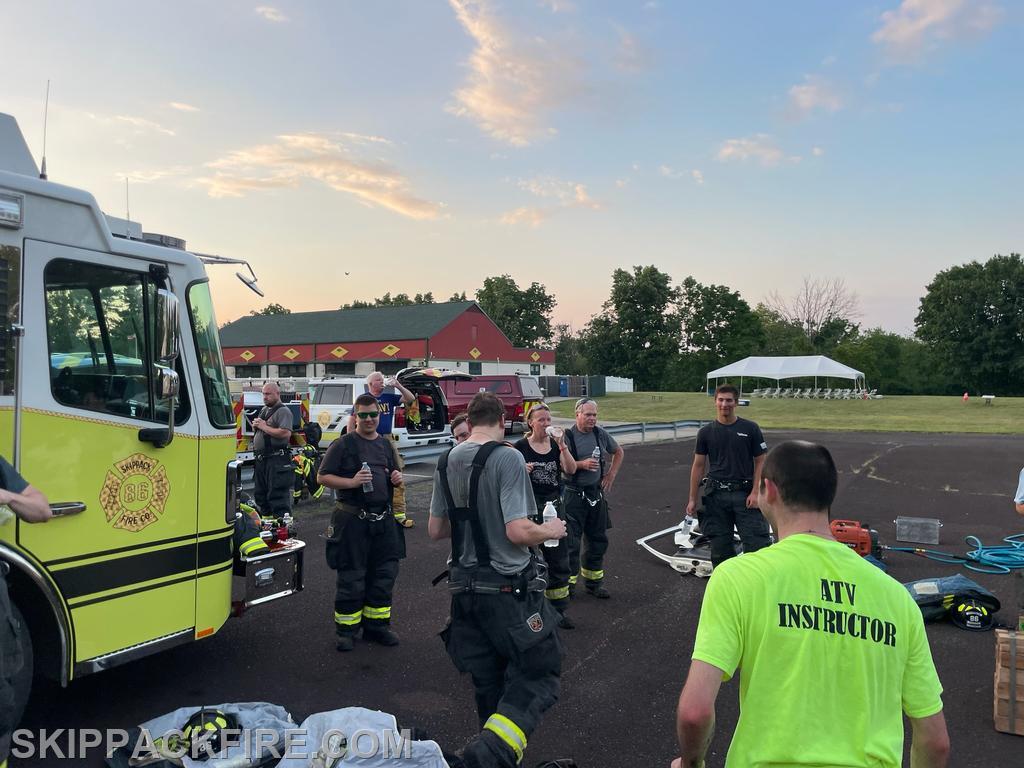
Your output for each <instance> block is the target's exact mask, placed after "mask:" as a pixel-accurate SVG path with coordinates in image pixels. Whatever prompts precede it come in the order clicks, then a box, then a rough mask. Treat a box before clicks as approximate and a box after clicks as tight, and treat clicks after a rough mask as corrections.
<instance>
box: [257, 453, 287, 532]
mask: <svg viewBox="0 0 1024 768" xmlns="http://www.w3.org/2000/svg"><path fill="white" fill-rule="evenodd" d="M253 475H254V479H255V481H256V494H255V495H256V506H257V507H258V508H259V511H260V515H262V516H263V517H283V516H284V514H285V513H286V512H291V511H292V485H293V483H294V482H295V479H294V478H295V472H294V471H293V470H292V460H291V457H290V456H288V455H287V453H283V454H282V453H275V454H268V455H266V456H264V457H263V458H257V459H256V465H255V467H254V468H253Z"/></svg>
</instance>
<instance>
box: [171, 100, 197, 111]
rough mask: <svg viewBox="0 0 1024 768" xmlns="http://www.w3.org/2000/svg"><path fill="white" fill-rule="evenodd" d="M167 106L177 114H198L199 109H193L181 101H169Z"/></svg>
mask: <svg viewBox="0 0 1024 768" xmlns="http://www.w3.org/2000/svg"><path fill="white" fill-rule="evenodd" d="M167 106H169V107H170V108H171V109H176V110H178V111H179V112H198V111H199V107H193V106H192V105H191V104H186V103H185V102H183V101H169V102H167Z"/></svg>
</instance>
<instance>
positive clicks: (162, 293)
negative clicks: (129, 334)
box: [153, 288, 179, 394]
mask: <svg viewBox="0 0 1024 768" xmlns="http://www.w3.org/2000/svg"><path fill="white" fill-rule="evenodd" d="M178 312H179V305H178V297H177V296H175V295H174V294H173V293H171V292H170V291H169V290H167V289H166V288H158V289H157V292H156V312H155V315H156V338H155V339H154V345H153V347H154V349H155V350H156V362H157V363H160V364H163V365H165V366H167V367H169V368H173V367H174V361H175V360H176V359H177V357H178V341H179V330H178ZM175 378H177V377H175ZM175 394H177V392H175Z"/></svg>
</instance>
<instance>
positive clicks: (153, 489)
mask: <svg viewBox="0 0 1024 768" xmlns="http://www.w3.org/2000/svg"><path fill="white" fill-rule="evenodd" d="M170 495H171V484H170V481H169V480H168V479H167V470H166V469H165V468H164V466H163V465H162V464H161V463H160V462H159V461H157V460H156V459H154V458H152V457H150V456H147V455H146V454H144V453H134V454H132V455H131V456H129V457H127V458H125V459H121V460H120V461H117V462H115V463H114V466H113V468H111V469H108V470H107V476H106V478H105V479H104V481H103V487H102V488H101V489H100V506H101V507H102V508H103V514H104V515H105V516H106V518H107V522H108V523H112V524H113V526H114V527H115V528H121V529H122V530H126V531H132V532H133V533H138V532H139V531H141V530H142V529H143V528H145V527H146V526H147V525H150V524H151V523H155V522H156V521H157V520H158V519H159V518H160V515H162V514H163V513H164V507H165V506H166V504H167V497H168V496H170Z"/></svg>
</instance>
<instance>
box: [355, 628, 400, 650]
mask: <svg viewBox="0 0 1024 768" xmlns="http://www.w3.org/2000/svg"><path fill="white" fill-rule="evenodd" d="M363 640H365V641H366V642H368V643H377V645H383V646H387V647H391V646H395V645H398V635H396V634H395V633H394V632H392V631H391V628H390V627H389V626H387V625H385V626H381V627H372V628H371V627H370V626H369V625H367V626H365V627H363Z"/></svg>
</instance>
